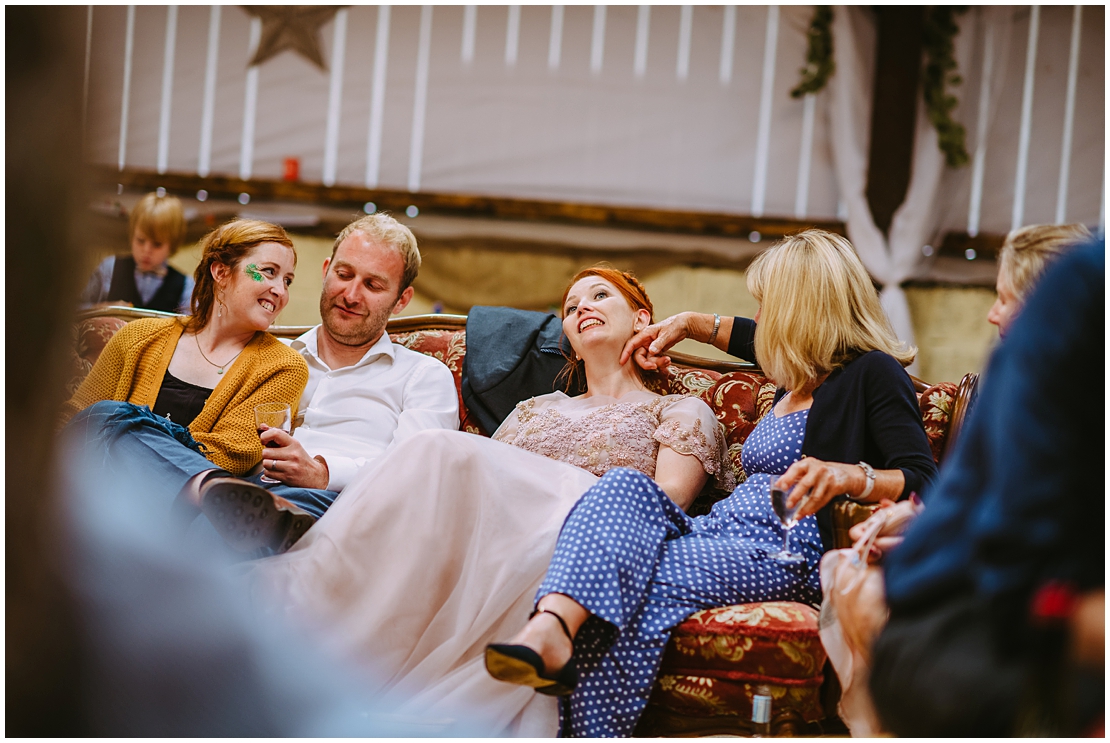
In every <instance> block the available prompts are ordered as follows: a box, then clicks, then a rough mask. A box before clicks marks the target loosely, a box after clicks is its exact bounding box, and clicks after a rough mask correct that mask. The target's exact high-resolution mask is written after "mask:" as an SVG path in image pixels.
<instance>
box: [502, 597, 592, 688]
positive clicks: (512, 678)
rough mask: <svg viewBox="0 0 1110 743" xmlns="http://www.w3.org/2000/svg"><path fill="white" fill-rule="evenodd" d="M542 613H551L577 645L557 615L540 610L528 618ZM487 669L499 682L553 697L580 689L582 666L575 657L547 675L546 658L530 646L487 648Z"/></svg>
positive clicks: (549, 612) (546, 610)
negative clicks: (528, 687)
mask: <svg viewBox="0 0 1110 743" xmlns="http://www.w3.org/2000/svg"><path fill="white" fill-rule="evenodd" d="M541 613H542V614H550V615H551V616H553V617H555V618H556V619H558V620H559V625H560V626H562V628H563V632H565V633H566V635H567V637H568V638H569V639H570V641H571V644H572V645H573V643H574V638H573V637H572V636H571V634H570V630H569V629H568V628H567V623H566V622H564V621H563V618H562V617H561V616H559V615H558V614H556V613H555V612H553V611H550V610H548V609H537V610H535V611H533V612H532V614H531V615H530V616H529V617H528V619H529V620H531V619H532V617H534V616H536V614H541ZM486 670H487V671H489V675H490V676H493V677H494V678H495V679H497V680H498V681H505V682H507V683H510V684H519V685H520V686H530V687H532V688H533V689H535V690H536V691H537V692H539V693H540V694H546V695H548V696H552V697H561V696H566V695H567V694H570V693H571V692H573V691H574V688H575V687H576V686H578V667H577V665H576V664H575V662H574V657H573V656H572V657H571V659H570V660H569V661H567V663H566V665H564V666H563V667H562V668H560V669H559V670H558V671H557V672H556V673H554V674H552V675H548V674H547V673H545V671H546V669H545V667H544V662H543V658H541V657H540V654H539V653H537V652H536V651H535V650H533V649H532V648H530V647H528V646H527V645H487V646H486Z"/></svg>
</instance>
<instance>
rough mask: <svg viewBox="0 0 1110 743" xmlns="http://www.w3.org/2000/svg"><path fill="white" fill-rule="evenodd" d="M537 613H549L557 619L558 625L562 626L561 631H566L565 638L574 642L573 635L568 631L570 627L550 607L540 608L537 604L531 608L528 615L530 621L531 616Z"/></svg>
mask: <svg viewBox="0 0 1110 743" xmlns="http://www.w3.org/2000/svg"><path fill="white" fill-rule="evenodd" d="M537 614H550V615H551V616H553V617H555V618H556V619H558V620H559V626H560V627H562V628H563V632H564V633H566V636H567V639H568V640H570V641H571V644H573V643H574V635H572V634H571V633H570V627H567V623H566V622H564V621H563V618H562V617H561V616H559V615H558V614H556V613H555V612H553V611H551V609H541V608H539V607H538V606H537V607H536V608H535V609H533V610H532V613H531V614H529V615H528V619H529V621H531V619H532V617H534V616H536V615H537Z"/></svg>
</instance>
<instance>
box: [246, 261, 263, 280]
mask: <svg viewBox="0 0 1110 743" xmlns="http://www.w3.org/2000/svg"><path fill="white" fill-rule="evenodd" d="M243 273H245V274H246V275H247V276H250V277H251V278H252V279H254V280H255V281H258V282H261V281H262V272H261V271H259V270H258V266H256V265H255V264H253V263H251V264H249V265H247V267H246V268H244V269H243Z"/></svg>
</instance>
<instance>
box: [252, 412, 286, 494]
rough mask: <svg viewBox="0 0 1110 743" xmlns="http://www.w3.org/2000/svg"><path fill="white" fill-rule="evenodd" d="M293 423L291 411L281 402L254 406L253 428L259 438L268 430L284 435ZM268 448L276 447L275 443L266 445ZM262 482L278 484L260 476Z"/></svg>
mask: <svg viewBox="0 0 1110 743" xmlns="http://www.w3.org/2000/svg"><path fill="white" fill-rule="evenodd" d="M292 423H293V410H292V409H291V408H290V407H289V405H287V404H286V403H283V402H264V403H262V404H261V405H255V406H254V427H255V429H256V430H257V431H258V435H259V436H261V435H262V434H263V433H265V432H266V430H267V429H270V428H280V429H281V430H282V431H285V432H286V433H288V432H289V429H290V428H292ZM266 446H269V447H277V446H278V444H276V443H269V444H266ZM262 482H270V483H274V482H280V480H275V479H273V478H272V477H267V476H266V475H263V476H262Z"/></svg>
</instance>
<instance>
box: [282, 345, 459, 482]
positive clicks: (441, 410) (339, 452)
mask: <svg viewBox="0 0 1110 743" xmlns="http://www.w3.org/2000/svg"><path fill="white" fill-rule="evenodd" d="M319 329H320V326H316V327H315V328H313V329H312V330H310V331H308V332H307V333H305V334H304V335H302V336H301V337H299V338H297V339H296V340H294V341H292V342H291V343H290V344H289V345H290V347H291V348H293V350H295V351H297V352H298V353H300V354H301V355H302V356H303V357H304V360H305V361H306V362H308V386H307V387H305V391H304V394H303V395H302V396H301V402H300V405H299V406H298V409H297V420H298V425H297V428H296V429H295V430H294V432H293V438H295V439H297V441H299V442H301V445H302V446H304V448H305V450H306V451H307V452H308V453H309V455H311V456H317V455H320V456H322V457H323V458H324V460H325V461H326V462H327V464H328V475H329V479H328V490H335V491H342V490H343V488H345V487H346V486H347V484H348V483H349V482H350V481H351V480H352V479H353V478H354V476H355V473H356V472H358V470H359V469H360V468H361V467H363V466H364V465H365V464H366V463H367V462H371V461H373V460H374V459H376V458H377V457H379V456H381V455H382V453H383V452H384V451H385V450H386V449H387V448H388V447H389V445H390V444H392V443H393V442H395V441H402V440H404V439H406V438H408V437H409V436H412V435H413V434H415V433H419V432H420V431H424V430H426V429H429V428H447V429H452V430H458V427H459V398H458V393H457V391H456V389H455V378H454V375H452V374H451V370H450V369H448V368H447V366H446V365H445V364H443V363H442V362H441V361H439V360H437V359H434V358H432V357H431V356H427V355H425V354H422V353H418V352H417V351H410V350H409V349H407V348H404V347H403V346H398V345H395V344H394V343H392V342H391V341H390V340H389V333H382V337H381V338H380V339H378V342H377V343H375V344H374V345H373V346H371V347H370V350H368V351H367V352H366V355H365V356H363V357H362V359H361V360H359V362H358V363H357V364H354V365H353V366H346V367H343V368H342V369H331V368H329V367H328V365H327V364H325V363H324V362H323V361H322V360H321V359H320V355H319V349H318V346H317V342H316V333H317V331H318V330H319Z"/></svg>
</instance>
